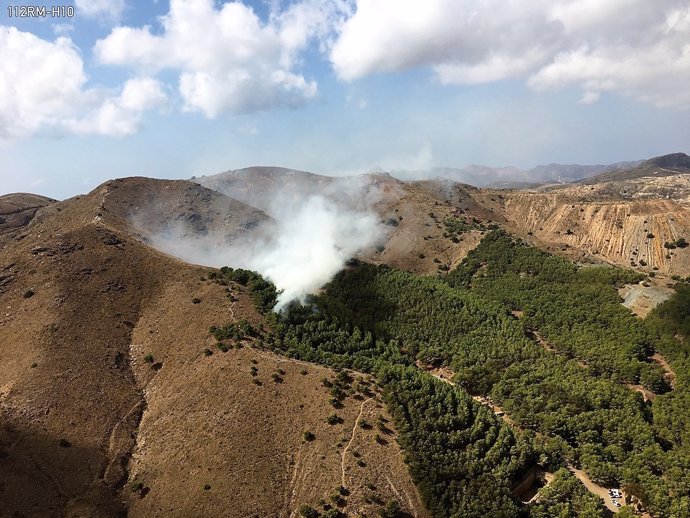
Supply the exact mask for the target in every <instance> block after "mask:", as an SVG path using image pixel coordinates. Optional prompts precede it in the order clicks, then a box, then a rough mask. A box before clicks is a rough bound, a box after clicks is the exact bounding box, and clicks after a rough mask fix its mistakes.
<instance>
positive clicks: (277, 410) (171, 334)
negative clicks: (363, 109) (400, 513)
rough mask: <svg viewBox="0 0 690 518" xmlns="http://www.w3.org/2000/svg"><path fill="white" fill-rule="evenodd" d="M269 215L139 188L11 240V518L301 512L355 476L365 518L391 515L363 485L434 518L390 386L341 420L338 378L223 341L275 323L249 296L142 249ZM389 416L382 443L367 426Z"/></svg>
mask: <svg viewBox="0 0 690 518" xmlns="http://www.w3.org/2000/svg"><path fill="white" fill-rule="evenodd" d="M11 199H14V200H15V201H16V197H11ZM23 200H24V201H23V202H22V203H23V204H21V205H19V208H25V207H27V206H30V205H32V203H34V201H35V200H34V201H32V199H31V198H30V197H24V198H23ZM26 201H31V203H28V204H27V203H26ZM43 202H45V203H49V200H43ZM43 202H41V203H43ZM16 203H17V204H18V203H19V202H16ZM27 210H28V209H27ZM32 210H33V209H32ZM265 218H266V216H265V215H263V213H261V212H260V211H258V210H257V209H254V208H251V207H248V206H246V205H244V204H243V203H241V202H239V201H237V200H232V199H229V198H227V197H225V196H223V195H221V194H219V193H217V192H214V191H210V190H207V189H204V188H203V187H200V186H199V185H196V184H194V183H191V182H185V181H165V180H152V179H144V178H127V179H120V180H113V181H110V182H106V183H105V184H103V185H101V186H100V187H98V188H96V189H95V190H93V191H92V192H90V193H88V194H86V195H84V196H77V197H75V198H71V199H69V200H65V201H62V202H52V201H50V203H49V204H47V205H46V206H45V207H44V208H42V209H38V210H37V211H36V213H35V215H34V217H33V218H31V219H30V220H29V221H28V222H26V224H25V225H23V226H17V227H15V228H14V229H11V230H9V231H7V232H4V233H3V234H0V297H1V300H2V303H3V311H2V314H1V315H0V380H2V381H0V422H1V423H2V424H1V425H0V470H1V472H2V480H1V481H0V515H2V516H6V515H7V516H37V517H38V516H40V517H44V516H45V517H47V516H67V517H77V516H78V517H94V518H95V517H99V518H100V517H109V516H112V517H119V516H123V515H127V516H131V517H138V516H146V517H150V516H179V517H187V516H208V517H214V516H217V517H228V516H237V517H239V516H247V515H248V514H249V515H255V516H288V514H289V512H288V510H296V509H298V508H299V507H300V506H301V505H302V504H304V503H307V502H312V501H313V497H314V495H323V497H324V498H325V497H327V496H328V495H329V494H330V493H331V492H332V491H333V490H334V488H338V487H339V486H340V485H341V484H343V481H345V484H346V485H347V486H348V487H349V488H350V491H349V496H348V502H349V505H351V506H353V508H358V509H361V510H362V512H367V513H369V514H373V513H374V512H376V509H377V508H379V507H380V505H377V504H375V503H373V502H372V501H371V500H370V494H371V490H369V489H367V487H366V486H365V485H364V484H365V482H366V483H368V484H369V485H370V486H371V487H376V488H377V489H376V493H375V494H376V495H377V498H378V499H381V500H380V501H382V502H387V501H388V500H390V499H392V498H400V499H402V500H403V501H404V506H405V508H406V509H407V511H408V512H409V513H410V514H412V515H413V516H419V517H426V516H428V515H427V513H426V511H425V510H424V508H423V506H422V504H421V503H420V499H419V495H418V493H417V489H416V488H415V486H414V484H413V483H412V480H411V478H410V475H409V474H408V472H407V469H406V467H405V465H404V463H403V456H402V452H401V450H400V447H399V446H398V443H397V442H396V441H395V440H393V439H392V438H393V437H394V434H395V433H396V432H395V427H394V425H393V424H392V419H391V416H390V415H389V414H388V413H387V411H386V410H385V409H384V408H383V403H382V401H381V395H380V394H379V393H377V392H373V393H372V394H371V396H370V398H369V400H368V401H367V404H366V405H365V404H364V403H363V400H359V399H356V398H354V397H349V396H346V397H343V398H342V401H341V402H340V403H339V409H338V410H337V411H338V416H339V417H338V419H339V421H338V424H337V425H331V424H328V422H327V418H328V416H329V415H331V414H332V413H333V412H334V407H333V405H332V404H331V402H330V400H331V399H332V395H331V394H330V392H329V389H328V388H327V387H325V386H324V385H323V383H322V380H329V379H331V380H334V379H335V378H336V376H337V374H336V373H335V372H334V371H333V370H332V369H330V368H328V367H323V366H318V365H313V364H309V365H306V364H303V363H299V362H297V361H294V360H290V359H288V358H285V357H282V356H278V355H276V354H274V353H271V352H268V351H267V350H266V349H265V348H264V347H263V346H262V345H261V344H260V343H259V341H258V340H257V339H254V338H246V339H242V340H236V341H231V340H228V341H227V343H228V345H229V349H228V348H226V346H225V345H223V348H222V349H220V348H218V346H217V343H218V339H216V338H214V336H213V335H211V334H210V333H209V329H210V327H211V326H224V325H226V324H238V323H240V322H246V324H244V323H243V324H242V325H243V326H244V325H249V326H252V328H255V329H259V328H262V327H268V326H270V323H269V322H268V321H267V319H266V317H265V316H264V315H262V314H261V313H259V312H258V311H257V310H256V309H255V306H254V303H253V299H252V294H251V293H250V289H249V288H248V287H247V286H244V285H243V284H240V283H237V282H234V281H229V282H225V281H223V282H222V283H221V282H220V281H218V280H217V279H216V280H214V278H212V276H211V277H209V274H210V273H213V274H214V275H215V272H216V270H212V269H209V268H206V267H201V266H195V265H191V264H187V263H184V262H182V261H180V260H178V259H176V258H174V257H172V256H170V255H167V254H165V253H162V252H160V251H158V250H156V249H154V248H152V247H151V246H149V245H148V244H147V241H150V240H152V239H153V238H154V237H155V235H156V234H157V233H159V232H167V231H168V230H170V229H171V228H175V229H177V228H178V227H179V228H181V232H182V234H183V235H184V234H186V233H207V234H212V233H213V232H218V233H219V234H218V236H217V237H220V236H222V237H224V238H225V237H226V236H228V234H230V236H229V237H230V238H232V237H234V235H237V234H242V233H246V232H248V231H251V229H252V228H253V226H254V224H255V223H256V222H257V221H261V220H262V219H265ZM248 229H249V230H248ZM233 346H234V347H233ZM224 350H225V351H227V352H223V351H224ZM254 369H255V370H254ZM253 374H256V375H253ZM365 378H366V377H364V376H362V377H361V381H362V382H364V383H367V381H366V379H365ZM352 383H354V380H352ZM379 418H381V419H385V420H386V422H388V423H389V424H388V425H387V428H386V429H387V430H388V431H389V432H388V433H390V436H389V438H388V439H386V440H385V441H384V440H382V441H381V442H380V443H378V442H376V441H375V438H374V434H373V433H367V431H366V430H364V429H362V428H360V427H359V426H358V425H357V422H358V421H360V422H363V421H361V420H364V419H366V420H367V421H369V422H376V421H377V420H378V419H379ZM307 432H309V434H310V435H309V440H308V441H307V440H305V438H304V437H305V434H306V433H307ZM343 436H347V441H349V443H348V446H349V448H350V449H351V451H356V452H357V454H358V455H359V456H361V457H362V458H365V459H366V464H365V465H364V467H361V466H359V465H358V464H357V458H356V457H354V456H346V455H345V453H342V450H341V449H340V448H338V447H336V446H335V445H336V444H338V443H339V441H341V440H342V439H341V437H343ZM396 495H400V496H399V497H398V496H396Z"/></svg>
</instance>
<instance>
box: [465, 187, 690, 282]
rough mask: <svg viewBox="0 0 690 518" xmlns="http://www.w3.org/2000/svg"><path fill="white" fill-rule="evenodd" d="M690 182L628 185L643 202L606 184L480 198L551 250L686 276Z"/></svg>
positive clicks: (510, 225) (512, 225) (489, 194)
mask: <svg viewBox="0 0 690 518" xmlns="http://www.w3.org/2000/svg"><path fill="white" fill-rule="evenodd" d="M688 181H690V176H687V175H683V176H680V177H678V176H674V177H666V178H665V179H661V178H659V179H656V178H654V179H647V178H641V179H639V180H636V181H634V183H633V182H626V185H627V190H626V191H623V192H625V193H631V192H638V193H640V192H644V195H642V194H641V195H639V196H633V195H630V196H621V195H620V192H621V189H620V188H618V187H619V186H616V185H612V184H610V183H603V184H598V185H597V186H596V190H595V187H591V188H590V187H589V186H587V187H584V186H581V187H575V186H568V187H563V188H561V189H554V190H552V191H550V192H536V191H484V192H481V193H480V194H478V195H476V199H477V200H478V201H479V202H480V203H481V204H482V206H484V207H486V208H487V209H490V210H492V211H493V212H495V213H496V214H497V220H499V221H500V219H501V218H503V219H504V220H505V223H504V224H505V226H506V227H507V228H508V230H510V231H511V232H514V233H515V234H517V235H520V236H521V237H523V238H525V239H527V240H528V241H530V242H533V243H534V244H536V245H538V246H541V247H543V248H545V249H547V250H549V251H553V252H555V253H559V254H565V255H567V256H568V257H570V258H572V259H575V260H585V261H591V260H593V261H603V262H608V263H612V264H616V265H619V266H625V267H633V268H636V269H639V270H641V271H658V272H660V273H666V274H669V275H675V274H678V275H681V276H686V275H688V272H690V251H689V250H688V249H687V248H685V247H684V245H683V244H682V241H679V240H681V239H688V236H690V205H689V204H688V203H687V196H688V193H690V191H689V190H688V189H687V186H688V183H687V182H688ZM671 182H673V184H672V185H670V184H671ZM668 191H671V192H673V197H671V196H667V192H668ZM612 192H614V193H616V194H615V195H612V194H611V193H612ZM679 244H680V246H678V245H679Z"/></svg>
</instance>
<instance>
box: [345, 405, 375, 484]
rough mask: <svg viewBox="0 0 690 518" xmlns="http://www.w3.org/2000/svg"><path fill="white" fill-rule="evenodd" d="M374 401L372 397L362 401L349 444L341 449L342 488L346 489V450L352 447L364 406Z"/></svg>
mask: <svg viewBox="0 0 690 518" xmlns="http://www.w3.org/2000/svg"><path fill="white" fill-rule="evenodd" d="M372 399H374V398H373V397H370V398H367V399H365V400H364V401H362V404H361V405H359V415H357V419H355V424H354V425H353V426H352V436H351V437H350V442H348V443H347V446H345V449H343V453H341V454H340V471H341V482H342V484H341V485H342V486H343V487H347V484H346V483H345V456H346V455H347V450H349V449H350V446H351V445H352V441H354V440H355V434H356V433H357V426H358V425H359V421H360V419H362V413H364V405H366V404H367V403H368V402H369V401H371V400H372Z"/></svg>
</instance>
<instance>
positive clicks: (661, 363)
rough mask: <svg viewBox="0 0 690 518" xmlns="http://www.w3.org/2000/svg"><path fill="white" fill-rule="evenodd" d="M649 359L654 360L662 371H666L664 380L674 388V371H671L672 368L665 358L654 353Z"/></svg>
mask: <svg viewBox="0 0 690 518" xmlns="http://www.w3.org/2000/svg"><path fill="white" fill-rule="evenodd" d="M651 359H652V361H654V362H656V363H657V364H658V365H659V367H661V368H662V369H664V372H665V373H666V381H668V384H669V385H671V388H673V389H674V388H676V373H675V372H673V369H672V368H671V366H670V365H669V363H668V362H667V361H666V358H664V357H663V356H661V355H660V354H659V353H654V354H653V355H652V357H651Z"/></svg>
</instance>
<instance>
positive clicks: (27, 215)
mask: <svg viewBox="0 0 690 518" xmlns="http://www.w3.org/2000/svg"><path fill="white" fill-rule="evenodd" d="M51 203H55V200H53V199H51V198H46V197H45V196H38V195H36V194H26V193H14V194H5V195H3V196H0V234H1V233H3V232H8V231H10V230H14V229H16V228H20V227H23V226H25V225H28V224H29V222H30V221H31V219H32V218H33V217H34V214H36V211H38V210H39V209H40V208H42V207H45V206H46V205H50V204H51Z"/></svg>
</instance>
